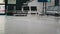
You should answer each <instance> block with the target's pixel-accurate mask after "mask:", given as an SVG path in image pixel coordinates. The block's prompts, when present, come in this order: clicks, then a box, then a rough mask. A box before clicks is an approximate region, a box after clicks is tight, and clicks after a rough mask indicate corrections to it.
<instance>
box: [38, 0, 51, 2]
mask: <svg viewBox="0 0 60 34" xmlns="http://www.w3.org/2000/svg"><path fill="white" fill-rule="evenodd" d="M38 2H51V0H38Z"/></svg>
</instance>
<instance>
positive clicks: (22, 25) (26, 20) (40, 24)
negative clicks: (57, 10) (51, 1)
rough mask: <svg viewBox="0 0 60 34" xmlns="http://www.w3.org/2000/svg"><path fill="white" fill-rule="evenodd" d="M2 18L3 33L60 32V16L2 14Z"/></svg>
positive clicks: (53, 33) (55, 33)
mask: <svg viewBox="0 0 60 34" xmlns="http://www.w3.org/2000/svg"><path fill="white" fill-rule="evenodd" d="M0 20H1V21H0V24H2V25H1V26H0V30H1V31H0V33H2V34H60V17H54V16H36V15H29V16H25V17H23V16H0ZM4 24H5V25H4ZM4 26H5V27H4Z"/></svg>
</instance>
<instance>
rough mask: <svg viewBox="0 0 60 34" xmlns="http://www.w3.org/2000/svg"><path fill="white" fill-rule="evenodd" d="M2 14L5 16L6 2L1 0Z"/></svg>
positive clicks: (0, 9)
mask: <svg viewBox="0 0 60 34" xmlns="http://www.w3.org/2000/svg"><path fill="white" fill-rule="evenodd" d="M0 14H5V0H0Z"/></svg>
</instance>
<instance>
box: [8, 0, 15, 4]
mask: <svg viewBox="0 0 60 34" xmlns="http://www.w3.org/2000/svg"><path fill="white" fill-rule="evenodd" d="M8 4H16V0H8Z"/></svg>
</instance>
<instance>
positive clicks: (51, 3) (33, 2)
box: [28, 0, 54, 13]
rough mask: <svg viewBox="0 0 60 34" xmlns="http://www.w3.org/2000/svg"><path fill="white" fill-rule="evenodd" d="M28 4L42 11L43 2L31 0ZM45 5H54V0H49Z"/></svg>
mask: <svg viewBox="0 0 60 34" xmlns="http://www.w3.org/2000/svg"><path fill="white" fill-rule="evenodd" d="M28 6H37V11H38V12H39V13H41V12H42V11H43V3H42V2H38V0H33V1H32V2H30V3H29V4H28ZM47 6H54V0H51V2H48V3H47Z"/></svg>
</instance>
